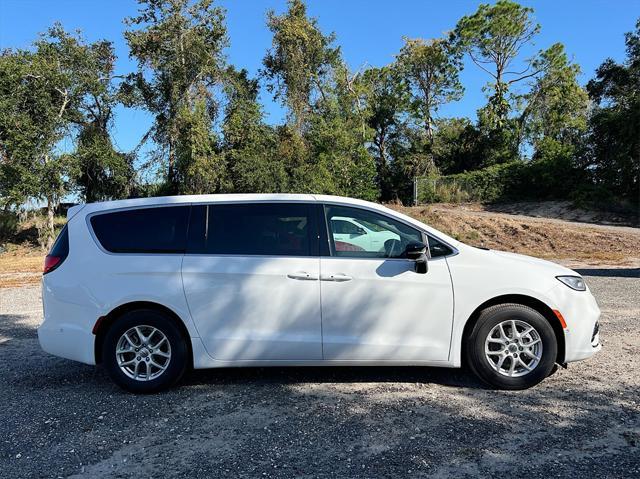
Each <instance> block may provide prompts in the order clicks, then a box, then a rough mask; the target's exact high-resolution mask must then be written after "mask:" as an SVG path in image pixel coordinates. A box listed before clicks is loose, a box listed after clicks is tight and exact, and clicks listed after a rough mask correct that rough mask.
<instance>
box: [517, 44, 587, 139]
mask: <svg viewBox="0 0 640 479" xmlns="http://www.w3.org/2000/svg"><path fill="white" fill-rule="evenodd" d="M536 68H537V69H538V70H540V71H544V74H543V75H541V76H540V77H538V78H537V79H536V81H535V83H534V84H533V86H532V88H531V91H530V92H529V93H528V94H527V95H526V97H525V99H526V101H527V106H526V107H525V109H524V111H523V113H522V116H521V122H522V123H523V124H525V128H524V129H525V130H526V133H527V135H528V136H529V139H530V140H531V142H532V143H533V144H534V147H535V146H536V144H538V143H539V142H540V141H541V140H542V139H544V138H546V139H553V140H555V141H558V142H565V143H572V142H575V141H577V139H578V138H579V137H580V136H581V135H582V134H583V133H584V131H585V130H586V127H587V114H588V108H589V97H588V94H587V92H586V91H585V90H584V88H582V87H581V86H580V84H579V82H578V75H579V74H580V67H579V66H578V65H576V64H575V63H570V62H569V60H568V58H567V54H566V52H565V50H564V46H563V45H562V44H561V43H556V44H555V45H553V46H552V47H551V48H549V49H548V50H546V51H545V52H543V53H542V54H541V55H540V58H539V59H538V60H536Z"/></svg>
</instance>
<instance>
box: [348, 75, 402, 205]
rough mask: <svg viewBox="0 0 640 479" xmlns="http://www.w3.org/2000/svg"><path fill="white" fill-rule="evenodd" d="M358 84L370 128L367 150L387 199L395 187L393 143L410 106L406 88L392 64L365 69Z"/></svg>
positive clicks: (379, 186)
mask: <svg viewBox="0 0 640 479" xmlns="http://www.w3.org/2000/svg"><path fill="white" fill-rule="evenodd" d="M360 84H361V85H362V88H363V90H364V93H363V97H364V101H365V104H366V114H367V126H368V127H369V128H370V129H371V130H372V131H373V137H372V139H371V142H370V147H369V151H370V152H371V154H373V156H374V157H375V159H376V170H377V178H376V182H377V184H378V188H379V189H380V199H381V200H382V201H389V200H392V199H393V195H394V190H395V189H396V188H395V187H394V184H393V179H392V176H391V167H392V162H393V158H392V156H391V150H392V148H393V145H392V143H393V142H394V141H398V140H399V139H400V135H399V133H400V131H401V128H402V124H403V116H405V115H406V112H407V110H408V107H409V97H408V94H407V88H406V87H405V85H404V83H403V79H402V75H401V73H400V72H399V71H398V69H397V68H395V66H394V65H390V66H386V67H382V68H369V69H367V70H366V71H365V72H364V73H363V74H362V78H361V79H360Z"/></svg>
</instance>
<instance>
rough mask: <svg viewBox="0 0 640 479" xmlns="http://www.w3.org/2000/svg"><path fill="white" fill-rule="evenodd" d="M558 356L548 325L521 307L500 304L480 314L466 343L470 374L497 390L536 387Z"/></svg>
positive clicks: (536, 315) (531, 310) (537, 313)
mask: <svg viewBox="0 0 640 479" xmlns="http://www.w3.org/2000/svg"><path fill="white" fill-rule="evenodd" d="M557 352H558V346H557V342H556V337H555V334H554V332H553V328H552V327H551V325H550V324H549V322H548V321H547V320H546V319H545V318H544V316H542V315H541V314H540V313H539V312H538V311H536V310H535V309H533V308H530V307H528V306H524V305H522V304H500V305H496V306H491V307H489V308H487V309H485V310H484V311H482V313H480V317H479V318H478V321H477V322H476V324H475V325H474V327H473V329H472V331H471V334H470V335H469V338H468V340H467V343H466V353H467V354H466V357H467V362H468V364H469V366H470V368H471V370H472V371H473V372H474V373H475V374H476V376H478V377H479V378H480V379H481V380H482V381H484V382H485V383H487V384H489V385H490V386H492V387H495V388H499V389H526V388H529V387H531V386H534V385H536V384H538V383H539V382H540V381H542V380H543V379H544V378H546V377H547V376H549V374H551V372H552V371H553V368H554V366H555V360H556V356H557Z"/></svg>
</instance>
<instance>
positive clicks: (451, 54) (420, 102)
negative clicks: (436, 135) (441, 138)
mask: <svg viewBox="0 0 640 479" xmlns="http://www.w3.org/2000/svg"><path fill="white" fill-rule="evenodd" d="M461 57H462V54H461V51H460V50H459V49H458V48H456V47H455V45H453V44H451V43H450V42H448V41H447V40H444V39H439V38H438V39H433V40H429V41H425V40H423V39H415V40H412V39H409V38H405V40H404V46H403V47H402V49H401V50H400V54H399V55H398V57H397V64H398V69H399V70H400V74H401V75H402V76H403V77H404V78H405V79H406V83H405V84H406V85H407V86H408V87H409V90H410V94H411V108H412V110H413V111H414V112H415V114H416V115H418V116H419V117H420V118H422V121H423V124H424V128H425V132H426V135H427V138H428V141H429V143H430V144H433V123H434V120H433V118H434V115H435V114H436V113H437V111H438V108H439V107H440V106H442V105H443V104H445V103H449V102H451V101H457V100H460V98H462V94H463V93H464V88H463V86H462V84H461V83H460V79H459V76H458V74H459V72H460V70H461V69H462V58H461Z"/></svg>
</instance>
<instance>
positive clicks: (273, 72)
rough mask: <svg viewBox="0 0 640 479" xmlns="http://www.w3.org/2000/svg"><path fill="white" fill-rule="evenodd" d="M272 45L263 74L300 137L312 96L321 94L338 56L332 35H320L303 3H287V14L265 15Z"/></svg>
mask: <svg viewBox="0 0 640 479" xmlns="http://www.w3.org/2000/svg"><path fill="white" fill-rule="evenodd" d="M267 26H268V27H269V30H271V32H272V33H273V45H272V48H271V50H269V51H268V52H267V55H266V56H265V57H264V60H263V64H264V67H265V68H264V71H263V74H264V76H265V77H266V79H267V81H268V85H267V87H268V89H269V91H270V92H272V93H274V94H275V98H276V99H279V100H281V101H282V102H283V104H285V105H287V106H288V107H289V111H290V119H291V121H292V123H293V125H294V126H295V129H296V130H297V132H298V133H299V134H300V135H302V133H303V126H304V123H305V120H306V119H307V116H308V113H309V111H310V109H311V104H312V101H313V98H312V97H313V94H314V93H316V94H318V95H322V94H323V83H324V81H325V79H326V77H327V76H328V75H329V74H330V72H331V68H332V66H333V65H335V63H336V61H337V60H338V57H339V49H338V48H332V47H331V44H332V43H333V41H334V35H333V34H331V35H323V34H322V32H321V31H320V29H319V28H318V24H317V20H316V19H314V18H309V17H308V16H307V7H306V5H305V4H304V2H303V1H302V0H288V9H287V12H286V13H284V14H283V15H276V14H275V12H274V11H273V10H272V11H270V12H269V13H268V14H267Z"/></svg>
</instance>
